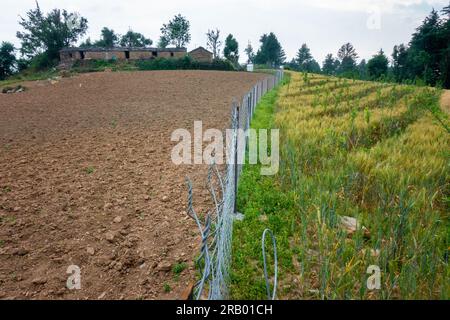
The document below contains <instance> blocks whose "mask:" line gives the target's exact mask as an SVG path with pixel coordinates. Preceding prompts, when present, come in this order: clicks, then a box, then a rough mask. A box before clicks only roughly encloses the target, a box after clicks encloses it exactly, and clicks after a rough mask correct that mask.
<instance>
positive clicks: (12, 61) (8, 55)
mask: <svg viewBox="0 0 450 320" xmlns="http://www.w3.org/2000/svg"><path fill="white" fill-rule="evenodd" d="M14 52H15V48H14V45H13V44H12V43H10V42H2V44H1V46H0V80H4V79H6V77H8V76H10V75H12V74H13V72H14V68H15V65H16V56H15V54H14Z"/></svg>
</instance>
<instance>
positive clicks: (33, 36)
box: [17, 2, 88, 63]
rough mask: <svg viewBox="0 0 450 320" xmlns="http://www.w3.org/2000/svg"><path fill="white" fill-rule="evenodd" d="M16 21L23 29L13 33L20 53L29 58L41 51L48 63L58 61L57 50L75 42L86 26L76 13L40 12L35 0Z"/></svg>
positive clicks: (84, 21) (64, 11)
mask: <svg viewBox="0 0 450 320" xmlns="http://www.w3.org/2000/svg"><path fill="white" fill-rule="evenodd" d="M19 24H20V25H21V26H22V28H23V29H24V30H23V31H19V32H17V38H19V39H20V41H21V44H22V46H21V49H20V52H21V53H22V55H24V56H26V57H28V58H33V57H35V56H37V55H39V54H42V53H44V54H45V58H46V59H47V61H48V62H49V63H50V62H53V61H55V60H58V59H59V51H60V50H61V49H62V48H64V47H69V46H70V45H72V44H74V43H76V42H77V41H78V39H79V38H80V37H81V36H83V35H84V34H85V33H86V30H87V28H88V25H87V20H86V19H85V18H83V17H81V16H80V15H79V14H78V13H70V12H67V11H66V10H59V9H53V10H52V11H50V12H49V13H47V14H44V13H43V12H42V11H41V9H40V7H39V3H38V2H36V8H35V9H31V10H29V11H28V12H27V14H26V17H25V18H23V17H20V21H19Z"/></svg>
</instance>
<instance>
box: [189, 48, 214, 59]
mask: <svg viewBox="0 0 450 320" xmlns="http://www.w3.org/2000/svg"><path fill="white" fill-rule="evenodd" d="M189 55H190V56H191V57H192V59H194V60H197V61H198V62H212V60H213V53H212V52H210V51H208V50H206V49H205V48H203V47H198V48H197V49H194V50H192V51H191V52H189Z"/></svg>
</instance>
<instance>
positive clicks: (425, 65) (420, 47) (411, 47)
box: [286, 5, 450, 88]
mask: <svg viewBox="0 0 450 320" xmlns="http://www.w3.org/2000/svg"><path fill="white" fill-rule="evenodd" d="M390 58H391V59H389V57H388V56H387V55H386V53H385V52H384V51H383V50H382V49H381V50H380V51H379V52H377V53H376V54H375V55H374V56H373V57H372V58H371V59H370V60H369V61H366V60H364V59H363V60H361V61H360V62H359V63H358V62H357V60H358V54H357V52H356V50H355V48H354V47H353V45H352V44H351V43H346V44H344V45H343V46H342V47H341V48H340V49H339V51H338V53H337V57H336V58H335V57H334V56H333V55H332V54H328V55H327V56H326V58H325V61H324V62H323V64H322V68H321V67H320V65H319V64H318V63H317V61H316V60H314V58H313V56H312V55H311V51H310V49H309V48H308V46H307V45H306V44H303V45H302V47H301V48H300V49H299V51H298V53H297V56H296V58H294V59H292V61H291V62H289V63H288V64H286V67H287V68H290V69H293V70H298V71H305V72H311V73H324V74H327V75H334V76H342V77H347V78H356V79H362V80H385V81H392V82H394V81H395V82H400V83H424V84H427V85H431V86H442V87H445V88H450V5H449V6H447V7H445V8H444V9H443V10H442V12H441V13H439V12H437V11H436V10H433V11H432V12H431V13H430V15H429V16H428V17H426V18H425V20H424V21H423V22H422V24H421V25H420V26H419V27H418V28H417V30H416V32H415V33H414V34H413V35H412V39H411V41H410V42H409V44H407V45H405V44H400V45H396V46H395V47H394V48H393V52H392V54H391V57H390Z"/></svg>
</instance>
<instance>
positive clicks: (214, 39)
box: [206, 29, 222, 59]
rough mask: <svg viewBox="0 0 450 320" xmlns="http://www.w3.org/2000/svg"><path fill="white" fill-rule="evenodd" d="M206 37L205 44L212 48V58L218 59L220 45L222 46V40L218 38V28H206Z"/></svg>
mask: <svg viewBox="0 0 450 320" xmlns="http://www.w3.org/2000/svg"><path fill="white" fill-rule="evenodd" d="M206 37H207V40H206V41H207V44H206V46H207V47H208V48H209V49H211V50H212V53H213V57H214V59H218V58H219V56H220V47H221V46H222V42H221V41H220V40H219V37H220V30H219V29H216V30H215V31H214V30H208V32H207V33H206Z"/></svg>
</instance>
